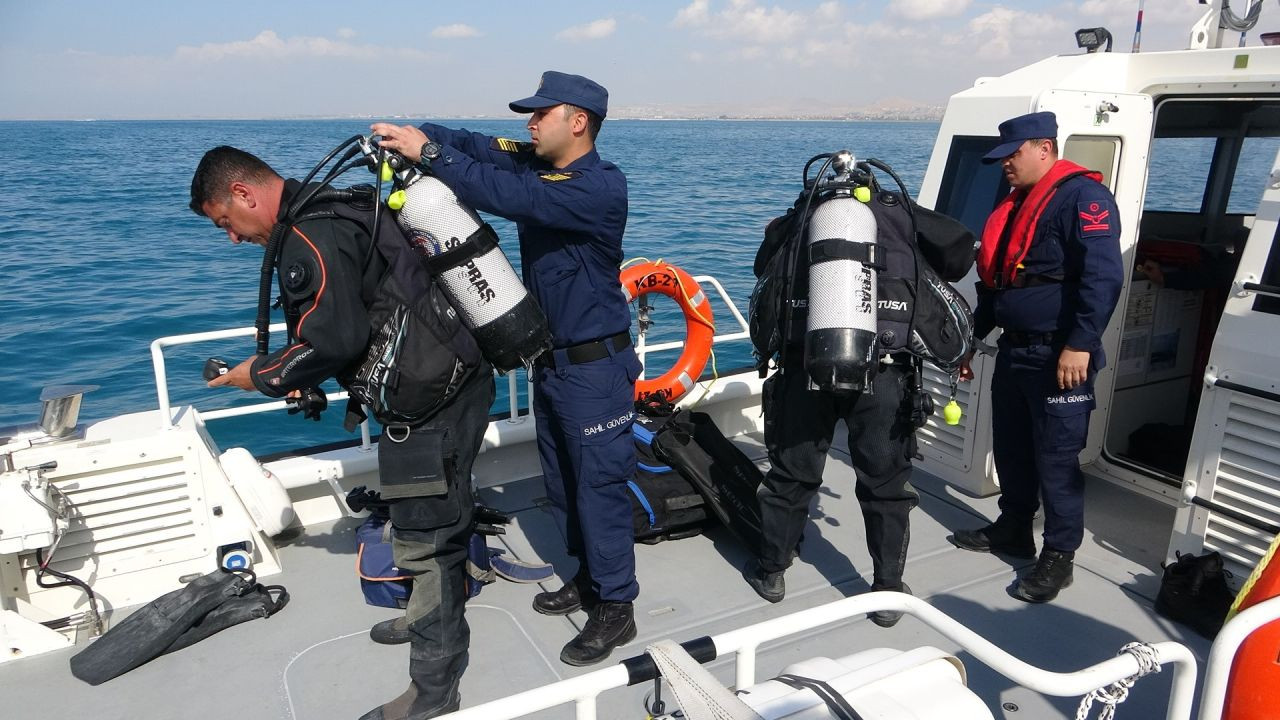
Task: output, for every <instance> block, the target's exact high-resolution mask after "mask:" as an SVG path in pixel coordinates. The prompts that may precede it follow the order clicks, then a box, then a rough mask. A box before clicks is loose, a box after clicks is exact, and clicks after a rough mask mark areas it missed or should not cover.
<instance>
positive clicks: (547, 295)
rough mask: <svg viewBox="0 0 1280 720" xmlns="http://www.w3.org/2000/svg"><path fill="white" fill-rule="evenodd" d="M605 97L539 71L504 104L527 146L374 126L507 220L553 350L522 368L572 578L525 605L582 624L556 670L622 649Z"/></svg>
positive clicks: (623, 425) (613, 207) (628, 367)
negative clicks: (571, 559)
mask: <svg viewBox="0 0 1280 720" xmlns="http://www.w3.org/2000/svg"><path fill="white" fill-rule="evenodd" d="M608 101H609V94H608V92H607V91H606V90H605V89H604V88H603V87H601V86H600V85H599V84H597V83H595V82H593V81H591V80H589V79H587V78H585V77H582V76H580V75H569V74H566V73H560V72H552V71H549V72H545V73H543V75H542V81H541V83H540V84H539V85H538V90H537V92H536V93H535V94H534V95H533V96H531V97H528V98H524V99H522V100H517V101H515V102H513V103H511V104H510V107H511V109H512V110H513V111H515V112H518V113H531V117H530V118H529V121H528V123H527V126H528V128H529V134H530V136H531V142H516V141H514V140H508V139H506V138H494V137H489V136H487V135H481V134H478V133H470V132H466V131H463V130H451V129H449V128H444V127H441V126H439V125H434V124H431V123H426V124H424V125H422V126H420V127H413V126H410V125H405V126H396V125H391V124H388V123H377V124H375V125H373V131H374V132H375V133H377V134H378V135H381V136H382V141H381V144H382V145H383V146H384V147H388V148H391V149H393V150H396V151H398V152H400V153H401V154H403V155H405V156H406V157H408V158H409V159H410V160H412V161H414V162H418V163H419V164H420V165H421V166H422V167H423V168H424V169H426V170H428V171H429V172H430V173H431V174H432V175H434V176H435V177H437V178H439V179H440V180H441V181H442V182H444V184H445V185H448V186H449V188H450V189H451V190H453V192H454V193H456V194H457V195H458V198H459V199H461V200H462V202H464V203H466V204H467V205H469V206H471V207H473V208H475V209H477V210H482V211H484V212H489V213H493V214H494V215H499V216H501V217H504V218H507V219H509V220H512V221H514V222H515V223H516V227H517V229H518V231H519V234H520V257H521V260H522V268H523V273H524V283H525V285H526V286H528V288H529V291H530V292H531V293H533V296H534V297H535V298H536V299H537V301H538V303H539V304H540V305H541V306H542V309H543V310H544V311H545V312H546V314H547V320H548V323H549V324H550V327H551V333H552V342H553V345H554V350H552V351H551V352H547V353H544V354H543V355H541V356H540V357H539V359H538V362H537V367H535V368H534V371H533V382H534V396H533V407H534V412H535V415H536V417H537V433H538V452H539V456H540V459H541V464H542V474H543V478H544V480H545V483H546V491H547V497H548V499H549V500H550V501H551V506H552V509H553V514H554V515H555V517H556V520H557V522H558V524H559V526H560V530H561V532H562V533H563V534H564V537H565V540H566V543H567V545H568V549H569V554H570V555H573V556H576V557H577V558H578V560H579V568H578V572H577V574H576V576H575V577H574V578H573V579H572V580H571V581H569V582H567V583H565V585H564V587H562V588H561V589H559V590H557V591H555V592H544V593H540V594H539V595H537V596H536V597H535V598H534V601H533V607H534V609H535V610H537V611H538V612H541V613H544V614H548V615H567V614H569V613H571V612H573V611H575V610H578V609H579V608H585V609H586V610H587V611H588V619H587V622H586V625H585V626H584V627H583V629H582V631H581V632H580V633H578V635H577V637H575V638H574V639H573V640H571V641H570V642H569V643H568V644H567V645H565V647H564V650H563V651H562V652H561V653H560V659H561V660H562V661H563V662H565V663H568V664H570V665H590V664H592V663H597V662H600V661H601V660H604V659H605V658H606V657H608V656H609V653H610V652H611V651H612V650H613V648H615V647H619V646H621V645H625V644H626V643H628V642H630V641H631V640H632V639H634V638H635V635H636V627H635V621H634V617H633V611H632V602H633V601H634V600H635V598H636V595H637V594H638V592H639V585H638V584H637V583H636V576H635V554H634V550H633V543H634V538H633V536H632V520H631V501H630V498H629V497H628V495H627V489H626V483H627V481H628V480H630V479H631V477H632V475H633V474H634V472H635V463H636V458H635V446H634V441H633V440H632V436H631V422H632V418H633V417H634V414H635V413H634V405H633V403H634V399H635V398H634V394H635V381H636V378H637V377H639V373H640V362H639V360H638V359H637V358H636V354H635V351H634V350H633V349H632V347H631V335H630V326H631V313H630V310H629V309H628V308H627V301H626V298H625V297H624V296H623V294H622V291H621V287H620V285H619V282H618V268H619V265H620V263H621V262H622V257H623V256H622V232H623V230H624V228H625V227H626V224H627V180H626V177H625V176H623V174H622V171H620V170H619V169H618V168H617V166H615V165H614V164H613V163H610V162H607V161H605V160H602V159H601V158H600V155H599V154H598V153H597V152H596V148H595V139H596V135H597V134H598V133H599V131H600V126H601V123H602V122H603V121H604V117H605V114H606V112H607V110H608Z"/></svg>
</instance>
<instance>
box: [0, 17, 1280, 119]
mask: <svg viewBox="0 0 1280 720" xmlns="http://www.w3.org/2000/svg"><path fill="white" fill-rule="evenodd" d="M1137 8H1138V2H1137V0H1080V1H1076V2H1066V1H1058V0H1017V1H1015V0H1002V1H997V2H983V1H981V0H894V1H891V2H867V1H863V0H849V1H846V0H829V1H825V2H813V1H810V0H798V1H790V2H775V3H770V2H762V1H759V0H645V1H644V2H635V1H634V0H633V1H632V2H613V1H611V0H578V1H577V2H567V1H564V0H539V1H538V2H522V3H516V2H507V1H502V2H497V1H494V2H485V1H484V0H470V1H469V2H457V3H452V4H446V3H441V2H433V1H429V0H416V1H415V0H400V1H399V2H396V3H357V2H349V1H348V2H335V1H331V0H311V1H310V2H295V1H293V0H258V1H257V2H182V1H181V0H165V1H163V2H157V1H155V0H117V1H116V2H109V1H108V0H97V1H93V0H38V1H37V0H0V120H3V119H83V118H98V119H132V118H147V119H161V118H273V117H317V116H318V117H348V116H371V117H394V116H408V117H467V116H476V115H479V116H490V117H505V116H508V115H509V110H508V109H507V106H506V104H507V102H509V101H511V100H514V99H517V98H521V97H525V96H527V95H530V94H532V92H533V90H534V88H535V87H536V85H537V82H538V77H539V75H540V74H541V72H542V71H543V70H560V71H564V72H572V73H579V74H583V75H587V76H589V77H591V78H592V79H594V80H596V81H598V82H600V83H601V84H603V85H604V86H605V87H607V88H608V89H609V92H610V108H611V110H612V111H613V112H611V116H614V115H627V114H633V115H651V114H668V115H681V114H685V115H687V114H691V113H714V114H721V113H723V114H731V115H734V114H736V115H765V114H771V113H804V112H807V113H809V114H815V115H816V114H823V113H825V112H828V111H832V110H837V111H839V110H849V109H860V108H868V107H876V106H894V105H923V106H927V105H943V104H945V102H946V99H947V98H948V97H949V96H950V95H952V94H953V93H956V92H958V91H960V90H963V89H965V88H967V87H970V86H971V85H972V84H973V81H974V79H975V78H977V77H981V76H991V75H1000V74H1003V73H1006V72H1009V71H1011V70H1014V69H1016V68H1018V67H1020V66H1022V65H1026V64H1028V63H1030V62H1033V61H1035V60H1038V59H1041V58H1044V57H1047V56H1050V55H1057V54H1065V53H1076V52H1080V51H1079V50H1078V49H1077V48H1076V45H1075V40H1074V35H1073V33H1074V31H1075V30H1076V29H1077V28H1081V27H1095V26H1099V25H1101V26H1105V27H1107V28H1108V29H1110V30H1111V32H1112V34H1113V35H1114V37H1115V50H1116V51H1123V52H1128V51H1129V49H1130V47H1131V45H1132V42H1133V30H1134V21H1135V18H1136V13H1137ZM1204 9H1205V8H1204V6H1201V5H1198V4H1197V3H1196V0H1149V1H1148V2H1146V8H1145V10H1146V15H1145V20H1144V23H1143V35H1142V49H1143V51H1154V50H1176V49H1181V48H1183V47H1185V46H1186V43H1187V36H1188V32H1189V30H1190V27H1191V25H1192V23H1193V22H1194V21H1195V20H1196V19H1197V18H1198V17H1199V16H1200V15H1201V14H1203V12H1204ZM1273 9H1274V8H1273V7H1270V4H1268V7H1266V8H1265V10H1264V12H1263V24H1266V21H1267V15H1268V11H1271V10H1273ZM1277 19H1278V20H1280V18H1277ZM1260 29H1264V28H1260ZM1250 44H1255V45H1256V44H1257V41H1256V39H1252V38H1251V43H1250Z"/></svg>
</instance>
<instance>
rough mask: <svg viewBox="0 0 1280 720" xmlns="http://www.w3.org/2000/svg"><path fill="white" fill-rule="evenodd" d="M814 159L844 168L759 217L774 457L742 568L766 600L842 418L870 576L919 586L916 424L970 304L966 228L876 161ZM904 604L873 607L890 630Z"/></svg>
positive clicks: (790, 553) (762, 338)
mask: <svg viewBox="0 0 1280 720" xmlns="http://www.w3.org/2000/svg"><path fill="white" fill-rule="evenodd" d="M821 158H828V164H829V165H830V166H831V167H833V168H835V169H836V170H837V173H836V175H835V177H834V178H832V179H830V180H825V179H824V178H822V173H823V172H824V171H825V169H826V167H827V166H828V165H827V164H824V166H823V169H822V170H819V172H818V178H816V179H814V181H813V182H812V183H810V182H809V173H808V167H807V166H806V169H805V173H804V176H805V190H804V192H803V193H802V194H801V196H800V199H799V200H797V201H796V203H795V206H794V207H793V208H792V209H791V210H790V211H788V212H787V213H786V214H785V215H783V216H781V217H779V218H777V219H775V220H774V221H773V222H771V223H770V224H769V226H768V227H767V228H766V230H765V239H764V242H762V243H761V248H760V252H759V253H758V254H757V256H756V263H755V267H754V270H755V273H756V275H757V277H758V278H759V282H758V283H757V285H756V289H755V291H754V292H753V293H752V307H751V311H750V314H751V335H752V342H753V344H754V345H755V347H756V356H757V362H758V367H759V369H760V370H761V374H762V375H764V374H767V373H768V371H769V370H770V369H772V370H773V373H772V375H771V376H769V378H768V379H767V380H766V381H765V383H764V388H763V391H762V398H761V402H762V406H763V410H764V439H765V447H766V449H767V450H768V453H769V462H770V465H771V467H770V470H769V472H768V474H767V475H766V476H765V481H764V487H763V488H762V489H761V491H760V493H759V496H758V497H759V500H760V506H761V517H762V521H763V532H762V535H763V537H762V538H761V542H760V548H759V553H758V556H757V558H756V559H754V560H753V561H751V562H749V563H748V564H747V566H746V567H744V568H743V577H744V579H745V580H746V581H747V583H748V584H749V585H750V586H751V587H752V589H754V590H755V591H756V593H757V594H758V595H760V596H761V597H762V598H764V599H765V600H768V601H769V602H779V601H781V600H782V599H783V598H784V597H785V594H786V587H785V583H784V580H783V576H784V574H785V572H786V570H787V568H788V567H789V566H790V565H791V563H792V562H793V560H794V559H795V558H796V556H797V555H798V554H799V543H800V540H801V537H802V534H803V532H804V529H805V524H806V522H807V521H808V518H809V505H810V503H811V502H812V500H813V497H814V495H816V494H817V492H818V489H819V488H820V487H821V486H822V482H823V469H824V467H825V465H826V461H827V453H828V451H829V450H830V448H831V442H832V439H833V437H834V434H835V428H836V425H837V424H838V421H839V420H844V422H845V425H846V429H847V431H848V447H849V455H850V457H851V460H852V462H853V467H854V471H855V477H856V484H855V487H854V493H855V495H856V497H857V499H858V505H859V507H860V509H861V511H862V516H863V520H864V524H865V527H866V539H867V549H868V551H869V553H870V555H871V560H872V577H871V589H872V590H896V591H901V592H907V593H909V592H910V588H909V587H907V585H906V583H904V582H903V574H904V571H905V569H906V563H907V548H908V545H909V541H910V523H909V516H910V513H911V510H912V508H914V507H915V506H916V505H917V503H918V502H919V496H918V494H917V493H916V491H915V489H914V488H912V487H911V483H910V482H909V481H910V477H911V459H912V458H913V457H915V456H916V451H917V446H916V437H915V431H916V429H917V428H918V427H921V426H923V425H924V423H925V421H926V419H927V417H928V416H929V415H930V414H931V413H932V410H933V407H932V399H931V397H930V396H929V395H928V394H927V393H926V392H925V390H924V389H923V382H922V380H921V373H922V368H921V363H922V362H923V361H925V360H926V359H927V360H928V361H929V362H931V363H933V364H934V365H936V366H938V367H940V368H944V369H949V368H950V367H952V366H954V367H958V364H959V361H960V360H961V359H963V358H964V356H965V353H966V352H967V349H968V347H969V335H970V332H969V327H970V317H969V310H968V306H967V305H965V304H964V303H963V301H962V300H959V299H958V298H959V296H958V294H957V293H955V292H954V290H953V289H952V288H950V286H949V285H948V284H947V282H946V280H947V279H959V277H963V276H964V275H965V274H966V273H967V272H968V269H969V267H970V266H971V265H972V258H973V252H972V248H973V236H972V234H971V233H969V232H968V230H966V229H965V228H964V227H963V225H961V224H960V223H959V222H957V221H956V220H954V219H952V218H948V217H946V216H944V215H941V214H939V213H933V212H932V211H925V210H924V209H923V208H919V207H918V206H915V204H914V203H912V202H911V201H910V198H909V197H908V196H907V195H906V193H905V189H904V190H903V192H902V193H901V194H895V193H892V192H888V191H883V190H878V188H875V187H874V181H873V178H871V177H870V176H869V174H867V175H865V176H864V177H859V176H858V175H857V174H856V173H855V172H854V169H855V166H854V165H853V163H852V158H851V157H850V156H849V154H848V153H847V152H842V153H835V154H828V155H820V156H817V157H815V158H814V159H813V160H810V163H811V164H812V163H814V162H815V161H816V160H818V159H821ZM867 162H868V164H869V165H870V164H872V163H874V166H875V167H877V168H879V169H881V170H884V171H886V172H888V173H889V174H890V175H893V177H894V178H895V180H896V179H897V176H896V175H894V174H893V173H892V171H891V170H889V169H888V167H887V166H884V165H883V164H882V163H879V162H878V161H867ZM858 167H860V166H858ZM899 186H900V187H901V182H899ZM926 247H928V248H929V250H928V251H926V250H925V248H926ZM806 255H807V258H806V257H805V256H806ZM806 260H807V262H806ZM841 264H843V265H844V267H841V266H840V265H841ZM824 266H833V267H824ZM819 270H820V271H819ZM819 311H821V314H820V315H818V314H817V313H818V312H819ZM815 318H816V322H815ZM815 329H816V330H818V331H819V332H820V333H821V335H818V336H817V337H815V333H814V330H815ZM901 615H902V614H901V613H898V612H891V611H881V612H875V613H871V615H870V619H871V621H872V622H874V623H875V624H877V625H880V626H881V627H890V626H892V625H894V624H896V623H897V622H898V619H899V618H900V617H901Z"/></svg>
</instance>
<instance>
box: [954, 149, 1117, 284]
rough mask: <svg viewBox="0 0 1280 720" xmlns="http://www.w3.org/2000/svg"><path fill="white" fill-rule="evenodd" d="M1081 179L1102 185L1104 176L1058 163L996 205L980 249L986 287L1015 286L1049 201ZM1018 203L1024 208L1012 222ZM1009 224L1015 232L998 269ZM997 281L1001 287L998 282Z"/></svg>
mask: <svg viewBox="0 0 1280 720" xmlns="http://www.w3.org/2000/svg"><path fill="white" fill-rule="evenodd" d="M1080 175H1083V176H1085V177H1087V178H1089V179H1090V180H1094V181H1096V182H1102V173H1100V172H1096V171H1094V170H1089V169H1088V168H1085V167H1081V166H1080V165H1077V164H1075V163H1073V162H1071V161H1070V160H1059V161H1057V162H1055V163H1054V164H1053V167H1051V168H1049V172H1047V173H1045V175H1044V177H1042V178H1040V180H1039V182H1037V183H1036V184H1035V185H1033V186H1032V187H1031V190H1029V191H1028V190H1024V189H1018V190H1014V191H1013V192H1011V193H1009V194H1008V195H1006V196H1005V197H1004V199H1003V200H1001V201H1000V203H999V204H998V205H996V209H995V210H992V211H991V216H990V217H988V218H987V224H986V226H985V227H984V228H983V229H982V244H981V245H979V246H978V277H980V278H981V279H982V283H983V284H984V285H986V286H987V287H989V288H997V287H1008V286H1010V285H1012V284H1013V279H1014V278H1015V277H1016V276H1017V274H1018V271H1019V270H1020V269H1021V268H1022V260H1023V258H1025V257H1026V256H1027V251H1028V250H1030V249H1031V239H1032V238H1034V237H1035V234H1036V226H1037V225H1038V224H1039V222H1040V215H1041V214H1042V213H1044V209H1045V208H1046V207H1047V206H1048V205H1049V200H1050V199H1052V198H1053V195H1054V193H1056V192H1057V191H1058V187H1059V186H1060V185H1062V183H1064V182H1066V181H1067V180H1070V179H1071V178H1073V177H1077V176H1080ZM1019 202H1020V203H1021V205H1020V206H1019V209H1018V214H1017V215H1015V216H1013V217H1012V218H1011V217H1010V215H1011V214H1012V212H1013V208H1014V206H1015V204H1016V203H1019ZM1010 222H1012V223H1013V228H1012V230H1011V232H1010V233H1009V239H1008V248H1007V249H1006V250H1005V252H1004V262H1003V267H999V268H998V267H996V264H997V262H998V260H997V255H998V254H999V249H1000V240H1001V238H1002V237H1004V233H1005V226H1006V225H1008V224H1009V223H1010ZM997 278H999V280H1000V282H999V283H997V282H996V281H997Z"/></svg>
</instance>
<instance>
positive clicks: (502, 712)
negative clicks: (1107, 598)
mask: <svg viewBox="0 0 1280 720" xmlns="http://www.w3.org/2000/svg"><path fill="white" fill-rule="evenodd" d="M1270 602H1271V603H1280V601H1277V600H1273V601H1270ZM1260 607H1261V606H1260ZM1276 609H1277V608H1273V616H1274V613H1275V611H1276ZM882 610H890V611H897V612H903V613H908V614H911V615H914V616H915V617H916V618H917V619H919V620H920V621H921V622H923V623H924V624H926V625H928V626H929V627H930V628H932V629H934V630H935V631H937V632H938V633H940V634H942V635H943V636H944V637H946V638H947V639H948V640H950V641H952V642H954V643H955V644H957V645H959V646H960V647H961V648H962V649H963V650H964V651H966V652H968V653H969V654H970V655H972V656H973V658H974V659H976V660H977V661H979V662H981V663H983V664H985V665H987V666H989V667H991V668H992V669H993V670H995V671H996V672H998V673H1000V674H1001V675H1004V676H1005V677H1007V678H1009V679H1010V680H1013V681H1014V682H1016V683H1018V684H1019V685H1021V686H1023V687H1026V688H1028V689H1031V690H1034V691H1036V692H1039V693H1043V694H1045V695H1053V696H1057V697H1073V696H1084V695H1086V694H1088V693H1090V692H1092V691H1094V690H1097V689H1099V688H1105V687H1107V686H1109V685H1111V684H1112V683H1116V682H1119V681H1121V680H1124V679H1126V678H1129V677H1132V676H1135V675H1139V674H1140V669H1141V668H1140V661H1139V660H1138V658H1137V657H1136V656H1135V655H1133V654H1130V653H1127V652H1126V653H1121V654H1120V655H1117V656H1116V657H1113V658H1110V659H1108V660H1104V661H1102V662H1100V663H1097V664H1095V665H1091V666H1089V667H1087V668H1084V669H1083V670H1077V671H1075V672H1069V673H1062V672H1051V671H1048V670H1043V669H1041V668H1038V667H1036V666H1034V665H1031V664H1028V663H1026V662H1024V661H1022V660H1019V659H1018V658H1016V657H1014V656H1013V655H1011V654H1009V653H1008V652H1005V651H1004V650H1002V649H1000V648H999V647H998V646H996V645H995V644H994V643H992V642H991V641H989V640H987V639H986V638H984V637H982V636H981V635H979V634H978V633H976V632H974V631H973V630H970V629H969V628H968V627H966V626H964V625H963V624H961V623H960V622H959V621H957V620H955V619H953V618H952V617H950V616H949V615H947V614H946V613H943V612H942V611H941V610H938V609H937V608H935V607H933V606H932V605H930V604H928V603H927V602H925V601H924V600H921V599H919V598H916V597H912V596H910V595H905V594H902V593H896V592H870V593H864V594H860V595H855V596H853V597H849V598H845V599H843V600H837V601H835V602H831V603H828V604H826V605H820V606H818V607H815V608H810V609H808V610H802V611H799V612H796V613H792V614H790V615H785V616H783V617H779V618H775V619H773V620H766V621H764V622H761V623H757V624H755V625H751V626H748V627H745V628H741V629H738V630H732V631H730V632H727V633H724V634H722V635H716V636H714V637H711V638H709V639H707V638H704V639H703V641H706V640H709V642H710V643H711V644H712V645H713V646H714V648H715V657H717V658H719V657H724V656H727V655H730V654H733V655H734V656H735V660H736V667H735V685H734V686H735V687H737V688H739V689H743V688H747V687H750V686H752V685H754V684H755V683H756V654H757V652H758V650H759V648H760V646H761V645H762V644H764V643H766V642H769V641H772V640H778V639H781V638H784V637H786V636H789V635H794V634H797V633H801V632H805V631H809V630H814V629H816V628H819V627H822V626H824V625H830V624H832V623H836V622H839V621H843V620H847V619H849V618H853V617H857V616H860V615H864V614H866V613H870V612H877V611H882ZM1247 612H1252V610H1250V611H1247ZM1244 617H1245V614H1242V615H1241V618H1244ZM1242 632H1244V634H1247V630H1243V629H1242ZM693 642H694V643H699V641H693ZM691 644H692V643H691ZM701 644H704V645H705V642H702V643H701ZM1237 645H1238V643H1237ZM1150 647H1151V649H1152V650H1153V651H1154V654H1155V658H1156V660H1157V662H1158V663H1159V664H1160V665H1172V666H1173V682H1172V688H1171V691H1170V695H1169V705H1168V710H1167V713H1166V715H1165V718H1166V720H1189V718H1190V717H1191V707H1192V700H1193V698H1194V695H1195V685H1196V660H1195V656H1194V655H1193V654H1192V653H1191V650H1190V649H1189V648H1187V647H1186V646H1185V645H1182V644H1180V643H1176V642H1158V643H1152V644H1151V646H1150ZM1217 652H1218V646H1217V645H1216V644H1215V646H1214V653H1215V654H1216V653H1217ZM1223 652H1228V650H1227V649H1225V648H1224V650H1223ZM1229 652H1230V653H1231V654H1234V652H1235V651H1234V647H1233V648H1232V649H1230V651H1229ZM1210 662H1211V663H1212V662H1213V661H1212V660H1211V661H1210ZM1224 664H1225V665H1226V666H1228V668H1229V666H1230V661H1229V660H1228V661H1227V662H1226V663H1224ZM646 681H647V678H637V679H635V680H633V679H632V677H631V671H630V670H629V669H628V667H627V665H624V664H621V663H620V664H618V665H613V666H611V667H607V668H604V669H601V670H597V671H595V672H592V673H588V674H586V675H580V676H578V677H573V678H569V679H566V680H562V681H560V682H557V683H553V684H550V685H545V686H543V687H539V688H534V689H532V690H528V691H525V692H522V693H519V694H516V695H512V696H510V697H506V698H501V699H498V700H494V701H492V702H488V703H484V704H482V705H478V706H476V707H471V708H466V709H463V710H459V711H458V712H455V713H452V714H450V715H445V716H442V720H443V718H448V720H512V719H514V718H519V717H523V716H526V715H529V714H532V713H535V712H538V711H541V710H546V709H548V708H552V707H556V706H558V705H564V704H567V703H574V706H575V712H576V717H577V720H595V718H596V700H597V698H598V697H599V695H600V694H601V693H603V692H605V691H608V690H614V689H617V688H621V687H625V686H627V685H635V684H639V683H641V682H646ZM1201 717H1202V718H1208V717H1217V716H1209V715H1205V714H1204V713H1203V712H1202V713H1201Z"/></svg>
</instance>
